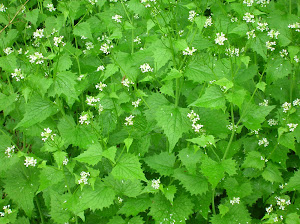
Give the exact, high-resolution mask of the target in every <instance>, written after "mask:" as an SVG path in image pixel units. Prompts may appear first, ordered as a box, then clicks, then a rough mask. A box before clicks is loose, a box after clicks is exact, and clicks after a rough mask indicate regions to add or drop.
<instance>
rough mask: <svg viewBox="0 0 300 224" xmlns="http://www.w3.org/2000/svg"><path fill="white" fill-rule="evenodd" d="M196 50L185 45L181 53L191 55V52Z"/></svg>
mask: <svg viewBox="0 0 300 224" xmlns="http://www.w3.org/2000/svg"><path fill="white" fill-rule="evenodd" d="M196 51H197V49H195V48H194V47H192V49H190V48H189V47H187V48H186V49H185V50H184V51H183V52H182V54H183V55H193V53H195V52H196Z"/></svg>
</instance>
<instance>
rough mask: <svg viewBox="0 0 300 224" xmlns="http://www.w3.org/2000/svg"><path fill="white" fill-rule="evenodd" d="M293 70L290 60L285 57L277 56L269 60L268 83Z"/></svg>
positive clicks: (285, 75)
mask: <svg viewBox="0 0 300 224" xmlns="http://www.w3.org/2000/svg"><path fill="white" fill-rule="evenodd" d="M291 72H292V65H291V63H290V62H289V61H288V60H285V59H283V58H276V59H275V60H268V64H267V70H266V74H267V83H268V84H270V83H271V82H274V81H276V80H277V79H282V78H284V77H287V76H288V75H289V74H290V73H291Z"/></svg>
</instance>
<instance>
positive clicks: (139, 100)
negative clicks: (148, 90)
mask: <svg viewBox="0 0 300 224" xmlns="http://www.w3.org/2000/svg"><path fill="white" fill-rule="evenodd" d="M140 102H141V99H140V98H139V99H137V101H133V102H132V106H134V107H138V106H139V104H140Z"/></svg>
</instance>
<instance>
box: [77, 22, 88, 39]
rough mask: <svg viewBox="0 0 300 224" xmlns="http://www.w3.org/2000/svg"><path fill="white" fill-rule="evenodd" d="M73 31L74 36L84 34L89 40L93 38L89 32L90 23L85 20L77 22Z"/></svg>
mask: <svg viewBox="0 0 300 224" xmlns="http://www.w3.org/2000/svg"><path fill="white" fill-rule="evenodd" d="M73 33H74V35H76V36H80V37H81V36H85V37H87V38H88V39H90V40H93V35H92V33H91V28H90V24H89V23H87V22H82V23H80V24H78V25H77V26H76V27H75V28H74V29H73Z"/></svg>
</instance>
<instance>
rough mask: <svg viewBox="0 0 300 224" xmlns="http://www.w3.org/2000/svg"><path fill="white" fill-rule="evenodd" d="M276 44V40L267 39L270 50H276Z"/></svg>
mask: <svg viewBox="0 0 300 224" xmlns="http://www.w3.org/2000/svg"><path fill="white" fill-rule="evenodd" d="M275 45H276V42H275V41H267V42H266V47H267V49H268V50H271V51H274V50H275V47H273V46H275Z"/></svg>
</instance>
